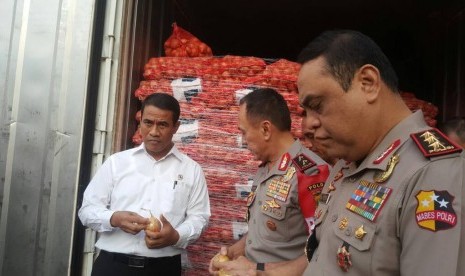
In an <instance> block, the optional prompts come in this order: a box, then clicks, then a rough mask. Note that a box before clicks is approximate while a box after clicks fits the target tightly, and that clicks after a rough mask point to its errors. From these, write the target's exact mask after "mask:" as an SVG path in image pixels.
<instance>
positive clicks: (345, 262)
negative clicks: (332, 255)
mask: <svg viewBox="0 0 465 276" xmlns="http://www.w3.org/2000/svg"><path fill="white" fill-rule="evenodd" d="M337 264H338V266H339V267H340V268H341V269H342V271H344V272H347V271H349V268H350V267H351V266H352V261H351V260H350V253H349V244H348V243H346V242H344V243H343V244H342V246H341V247H339V248H338V249H337Z"/></svg>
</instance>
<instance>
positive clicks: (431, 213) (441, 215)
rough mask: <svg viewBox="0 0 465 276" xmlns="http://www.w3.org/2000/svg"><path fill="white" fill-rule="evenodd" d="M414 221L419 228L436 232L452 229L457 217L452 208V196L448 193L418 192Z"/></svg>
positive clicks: (434, 191)
mask: <svg viewBox="0 0 465 276" xmlns="http://www.w3.org/2000/svg"><path fill="white" fill-rule="evenodd" d="M416 198H417V201H418V204H417V209H416V210H415V219H416V221H417V224H418V226H420V227H421V228H424V229H427V230H430V231H433V232H436V231H439V230H446V229H449V228H452V227H454V226H455V225H456V224H457V215H456V213H455V211H454V209H453V208H452V201H454V196H452V195H451V194H449V192H448V191H436V190H432V191H420V192H418V194H417V195H416Z"/></svg>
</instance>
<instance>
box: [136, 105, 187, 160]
mask: <svg viewBox="0 0 465 276" xmlns="http://www.w3.org/2000/svg"><path fill="white" fill-rule="evenodd" d="M178 127H179V122H176V123H173V112H171V111H169V110H165V109H160V108H158V107H155V106H152V105H147V106H145V108H144V111H143V113H142V119H141V123H140V133H141V134H142V137H143V139H144V144H145V148H146V150H147V152H148V153H149V154H150V155H151V156H152V157H153V158H155V160H159V159H161V158H162V157H164V156H166V154H168V152H169V151H170V150H171V148H172V147H173V142H172V139H173V135H174V134H175V133H176V131H178Z"/></svg>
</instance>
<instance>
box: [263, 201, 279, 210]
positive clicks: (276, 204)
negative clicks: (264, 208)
mask: <svg viewBox="0 0 465 276" xmlns="http://www.w3.org/2000/svg"><path fill="white" fill-rule="evenodd" d="M265 202H266V204H268V206H270V208H272V209H274V208H278V209H279V208H281V205H279V204H278V203H276V201H275V200H274V199H270V200H266V201H265Z"/></svg>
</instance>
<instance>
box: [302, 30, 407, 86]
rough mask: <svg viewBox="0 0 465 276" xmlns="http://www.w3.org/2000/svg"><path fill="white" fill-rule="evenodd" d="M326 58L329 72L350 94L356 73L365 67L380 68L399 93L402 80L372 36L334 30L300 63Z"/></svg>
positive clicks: (314, 44)
mask: <svg viewBox="0 0 465 276" xmlns="http://www.w3.org/2000/svg"><path fill="white" fill-rule="evenodd" d="M318 57H323V58H324V59H325V61H326V64H327V71H328V72H329V73H330V74H331V75H332V76H333V77H334V79H335V80H336V81H337V82H338V83H339V84H340V85H341V87H342V89H344V91H348V90H349V88H350V86H351V84H352V79H353V78H354V76H355V73H356V71H357V70H358V69H360V68H361V67H362V66H363V65H365V64H371V65H373V66H375V67H376V68H378V70H379V72H380V74H381V79H382V80H383V82H384V83H385V84H386V85H387V86H388V87H389V88H390V89H391V90H392V91H393V92H395V93H398V85H399V80H398V78H397V74H396V72H395V71H394V68H393V67H392V65H391V62H390V61H389V59H388V58H387V57H386V55H385V54H384V53H383V51H382V50H381V48H380V47H379V46H378V45H377V44H376V43H375V42H374V41H373V40H372V39H371V38H369V37H368V36H366V35H364V34H362V33H360V32H357V31H352V30H333V31H326V32H323V33H322V34H320V35H319V36H318V37H317V38H315V39H314V40H313V41H311V42H310V43H309V44H308V45H307V46H306V47H305V48H304V49H303V50H302V52H301V53H300V54H299V57H298V62H299V63H300V64H304V63H306V62H308V61H310V60H313V59H316V58H318Z"/></svg>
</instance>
